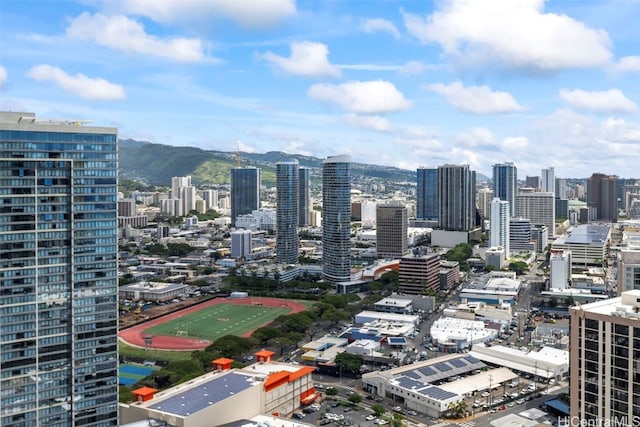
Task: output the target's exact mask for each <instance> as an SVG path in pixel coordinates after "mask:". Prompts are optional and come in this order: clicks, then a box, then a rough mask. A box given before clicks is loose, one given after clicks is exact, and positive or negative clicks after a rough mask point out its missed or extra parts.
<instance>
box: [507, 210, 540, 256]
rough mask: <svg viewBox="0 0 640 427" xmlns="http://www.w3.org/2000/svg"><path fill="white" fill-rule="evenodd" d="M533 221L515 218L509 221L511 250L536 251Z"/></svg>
mask: <svg viewBox="0 0 640 427" xmlns="http://www.w3.org/2000/svg"><path fill="white" fill-rule="evenodd" d="M532 229H533V226H532V225H531V220H530V219H528V218H520V217H515V218H511V219H510V220H509V250H512V251H515V250H518V251H534V250H535V246H536V245H535V243H533V241H532V240H533V237H532Z"/></svg>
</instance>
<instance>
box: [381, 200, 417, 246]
mask: <svg viewBox="0 0 640 427" xmlns="http://www.w3.org/2000/svg"><path fill="white" fill-rule="evenodd" d="M408 226H409V217H408V214H407V208H406V207H404V206H402V205H401V204H399V203H388V204H383V205H378V208H377V209H376V251H377V254H378V258H400V257H401V256H403V255H404V254H405V253H406V252H407V248H408V244H407V228H408Z"/></svg>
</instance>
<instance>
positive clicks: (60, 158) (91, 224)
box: [0, 112, 118, 427]
mask: <svg viewBox="0 0 640 427" xmlns="http://www.w3.org/2000/svg"><path fill="white" fill-rule="evenodd" d="M116 133H117V131H116V129H115V128H108V127H93V126H85V125H83V123H80V122H68V121H59V122H58V121H43V122H39V121H37V120H36V117H35V115H34V114H33V113H14V112H11V113H8V112H0V319H1V320H0V425H2V426H3V427H32V426H43V427H44V426H47V427H51V426H60V427H62V426H65V427H67V426H115V425H117V415H118V414H117V405H118V370H117V369H118V357H117V333H118V329H117V320H118V319H117V316H118V307H117V286H118V283H117V280H118V279H117V260H116V256H117V249H118V247H117V205H116V203H117V201H116V197H117V165H118V150H117V135H116Z"/></svg>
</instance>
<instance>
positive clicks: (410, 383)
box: [396, 376, 425, 389]
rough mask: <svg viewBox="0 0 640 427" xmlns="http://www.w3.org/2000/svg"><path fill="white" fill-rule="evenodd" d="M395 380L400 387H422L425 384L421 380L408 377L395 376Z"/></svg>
mask: <svg viewBox="0 0 640 427" xmlns="http://www.w3.org/2000/svg"><path fill="white" fill-rule="evenodd" d="M396 380H397V381H398V384H399V385H400V387H404V388H408V389H418V388H421V387H424V386H425V384H424V383H423V382H422V381H417V380H414V379H412V378H409V377H405V376H401V377H397V378H396Z"/></svg>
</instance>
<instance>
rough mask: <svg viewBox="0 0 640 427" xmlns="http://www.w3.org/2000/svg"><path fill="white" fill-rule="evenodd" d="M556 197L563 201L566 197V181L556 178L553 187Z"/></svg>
mask: <svg viewBox="0 0 640 427" xmlns="http://www.w3.org/2000/svg"><path fill="white" fill-rule="evenodd" d="M555 192H556V197H558V198H561V199H564V198H565V197H566V196H567V180H566V179H564V178H556V187H555Z"/></svg>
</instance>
